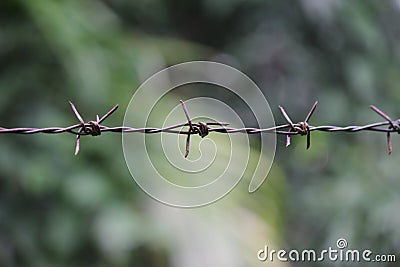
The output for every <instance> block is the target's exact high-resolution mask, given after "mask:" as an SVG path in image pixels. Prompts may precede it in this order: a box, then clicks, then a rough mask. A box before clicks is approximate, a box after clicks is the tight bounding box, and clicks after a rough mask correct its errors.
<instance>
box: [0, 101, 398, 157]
mask: <svg viewBox="0 0 400 267" xmlns="http://www.w3.org/2000/svg"><path fill="white" fill-rule="evenodd" d="M180 103H181V105H182V108H183V111H184V113H185V116H186V119H187V122H185V123H179V124H175V125H171V126H168V127H163V128H153V127H145V128H133V127H126V126H118V127H108V126H105V125H102V124H101V123H102V122H103V121H104V120H105V119H107V118H108V117H109V116H110V115H111V114H113V113H114V112H115V111H116V110H117V109H118V105H115V106H114V107H113V108H112V109H110V110H109V111H108V112H107V113H106V114H105V115H104V116H102V117H101V118H100V117H99V116H98V115H97V116H96V120H95V121H89V122H85V121H84V120H83V118H82V116H81V115H80V114H79V112H78V110H77V109H76V107H75V105H74V104H73V103H72V102H69V104H70V106H71V109H72V111H73V112H74V114H75V116H76V117H77V119H78V121H79V123H78V124H74V125H71V126H68V127H47V128H4V127H0V134H2V133H8V134H38V133H44V134H60V133H71V134H74V135H76V143H75V155H77V154H78V153H79V149H80V137H81V136H85V135H91V136H98V135H101V133H103V132H114V133H123V132H124V133H144V134H154V133H161V132H166V133H172V134H184V135H187V138H186V153H185V157H187V156H188V155H189V149H190V137H191V136H192V135H196V134H197V135H199V136H200V137H202V138H203V137H205V136H207V135H208V134H209V133H211V132H217V133H243V134H260V133H275V134H281V135H286V147H287V146H289V145H290V142H291V137H292V136H294V135H306V137H307V144H306V148H307V149H309V148H310V145H311V132H313V131H321V132H351V133H355V132H361V131H372V132H385V133H386V137H387V146H388V154H389V155H390V154H391V153H392V141H391V136H390V134H391V133H399V134H400V119H398V120H392V119H391V118H390V117H389V116H388V115H387V114H385V113H384V112H383V111H381V110H380V109H378V108H377V107H375V106H373V105H371V106H370V108H371V109H372V110H373V111H375V112H376V113H377V114H378V115H380V116H381V117H382V118H384V119H385V121H383V122H376V123H371V124H367V125H362V126H332V125H323V126H312V125H309V123H308V122H309V120H310V118H311V117H312V115H313V114H314V112H315V109H316V107H317V104H318V101H316V102H315V103H314V105H313V106H312V107H311V109H310V111H309V112H308V114H307V116H306V118H305V119H304V121H301V122H298V123H293V121H292V120H291V119H290V117H289V115H288V114H287V112H286V111H285V109H284V108H283V107H281V106H279V110H280V112H281V113H282V115H283V117H284V118H285V120H286V121H287V124H282V125H278V126H273V127H270V128H253V127H245V128H232V127H228V125H229V123H226V122H213V121H210V122H193V121H192V120H191V118H190V115H189V112H188V110H187V108H186V105H185V103H184V102H183V101H182V100H181V101H180ZM182 127H189V128H188V130H180V129H179V128H182Z"/></svg>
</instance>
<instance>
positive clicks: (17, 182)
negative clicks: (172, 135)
mask: <svg viewBox="0 0 400 267" xmlns="http://www.w3.org/2000/svg"><path fill="white" fill-rule="evenodd" d="M192 60H213V61H217V62H222V63H226V64H229V65H231V66H233V67H236V68H238V69H239V70H241V71H243V72H245V73H246V74H248V75H249V76H250V77H251V78H252V79H253V80H254V81H255V82H256V83H257V84H258V85H259V87H260V88H261V89H262V90H263V93H264V95H265V96H266V97H267V99H268V101H269V103H270V105H271V108H272V110H273V111H274V113H275V118H276V121H277V123H284V120H283V119H282V118H281V115H280V114H279V113H278V112H277V111H278V109H277V107H278V105H279V104H280V105H283V106H284V107H286V109H287V111H288V112H289V114H291V115H292V118H293V119H294V120H296V121H297V120H298V121H300V120H302V119H303V118H304V116H305V114H306V113H307V112H308V109H309V107H310V106H311V105H312V103H313V102H314V101H315V100H319V101H320V105H319V107H318V109H317V111H316V113H315V115H314V116H313V118H312V121H311V123H312V124H314V125H318V124H331V125H349V124H350V125H351V124H365V123H370V122H375V121H381V120H382V119H381V118H379V117H378V116H377V115H376V114H375V113H374V112H372V111H370V110H369V108H368V105H369V104H375V105H377V106H378V107H380V108H381V109H382V110H384V111H386V112H387V113H388V114H389V115H390V116H392V117H393V118H394V117H396V116H397V115H398V114H400V105H398V103H399V101H400V1H397V0H387V1H372V0H371V1H361V0H355V1H344V0H301V1H261V0H231V1H227V0H221V1H212V0H205V1H186V0H175V1H172V0H167V1H161V0H136V1H129V0H103V1H101V0H87V1H77V0H70V1H67V0H64V1H61V0H60V1H50V0H26V1H23V0H21V1H12V0H3V1H1V3H0V123H1V126H3V127H18V126H32V127H47V126H66V125H70V124H74V123H76V118H75V117H74V116H73V114H72V113H71V111H70V109H69V106H68V102H67V101H68V100H72V101H73V102H74V103H75V104H76V105H77V107H78V109H79V111H80V112H81V114H82V115H83V116H84V118H85V119H86V120H92V119H94V118H95V115H96V114H97V113H100V115H101V114H103V113H104V112H106V111H107V110H108V109H109V108H110V107H112V106H113V105H114V104H116V103H118V104H119V105H120V110H119V111H118V112H117V113H116V114H114V115H113V116H112V117H111V118H109V119H108V120H107V125H113V126H117V125H121V124H122V120H123V115H124V114H123V113H124V110H125V108H126V106H127V105H128V102H129V99H130V98H131V96H132V95H133V93H134V92H135V90H136V88H137V87H138V86H139V85H140V83H141V82H143V81H144V80H145V79H147V78H148V77H150V76H151V75H152V74H154V73H155V72H157V71H159V70H161V69H163V68H165V67H167V66H170V65H173V64H176V63H181V62H185V61H192ZM206 91H207V90H205V91H204V92H206ZM202 92H203V91H201V88H200V89H199V88H197V89H196V88H191V90H181V91H178V92H177V93H176V98H177V99H179V98H182V99H189V98H190V97H191V96H192V95H202V94H206V93H202ZM207 92H208V91H207ZM208 93H209V92H208ZM214 94H215V95H217V96H216V97H218V99H221V100H224V101H226V103H230V105H233V106H234V105H235V103H236V102H238V101H239V100H237V99H235V98H234V97H232V95H230V94H225V93H224V92H223V91H218V93H214ZM247 112H248V111H247V110H245V109H243V113H244V114H247ZM138 115H140V114H138ZM244 117H246V115H244ZM182 119H184V117H182ZM248 120H249V123H251V116H249V118H248ZM393 137H394V139H393V143H394V144H393V146H394V153H393V154H392V155H391V156H387V151H386V141H385V136H384V135H382V134H377V133H365V132H363V133H358V134H346V133H336V134H328V133H316V132H314V133H313V134H312V147H311V149H310V150H309V151H305V140H304V138H300V137H297V138H294V139H293V140H292V145H291V146H290V147H289V148H287V149H286V148H285V140H284V138H282V137H279V138H278V145H277V152H276V158H275V163H274V165H273V167H272V170H271V173H270V175H269V176H268V180H267V182H266V183H264V184H263V186H262V187H261V189H260V190H259V191H257V192H256V193H254V194H248V193H247V190H246V189H247V185H248V179H247V178H248V177H245V179H244V181H243V182H242V183H241V184H240V185H239V186H238V187H237V188H236V189H235V190H234V191H233V192H232V193H231V194H229V195H228V196H227V197H226V198H224V199H222V200H221V201H219V202H217V203H215V204H213V205H210V206H207V207H204V208H201V209H192V210H190V209H189V210H187V209H177V208H171V207H167V206H165V205H162V204H160V203H158V202H156V201H154V200H153V199H151V198H150V197H148V196H147V195H146V194H145V193H143V192H142V191H141V190H140V188H139V187H138V186H137V185H136V184H135V183H134V182H133V179H132V178H131V176H130V174H129V172H128V169H127V167H126V165H125V161H124V157H123V153H122V145H121V136H120V135H119V134H104V135H102V136H100V137H96V138H83V140H82V151H81V152H80V154H79V156H77V157H74V156H73V150H74V145H73V143H74V138H75V137H74V136H72V135H69V134H63V135H34V136H16V135H1V136H0V266H177V267H180V266H185V267H186V266H231V267H235V266H238V267H239V266H257V265H261V266H265V265H267V264H266V263H259V262H258V260H257V256H256V253H257V250H258V249H262V248H263V246H264V245H269V246H270V248H273V249H281V248H284V249H291V248H297V249H303V248H314V249H316V250H322V249H326V248H327V247H329V246H332V247H335V244H336V240H337V239H338V238H346V239H347V241H348V242H349V247H350V248H359V249H371V250H372V251H374V252H375V253H382V254H395V255H396V257H397V261H399V260H400V234H399V229H400V213H399V207H400V194H399V188H400V177H399V171H398V162H399V160H400V141H399V139H397V138H396V137H397V136H393ZM210 138H212V136H210ZM252 151H253V152H252V153H254V154H257V153H258V152H257V142H256V141H255V142H253V146H252ZM246 176H248V174H246ZM268 265H269V266H345V265H346V264H344V263H331V262H323V263H280V262H274V263H268ZM351 265H352V266H357V265H360V266H364V263H352V264H351ZM377 265H378V264H377ZM379 266H398V263H379Z"/></svg>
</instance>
